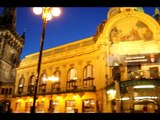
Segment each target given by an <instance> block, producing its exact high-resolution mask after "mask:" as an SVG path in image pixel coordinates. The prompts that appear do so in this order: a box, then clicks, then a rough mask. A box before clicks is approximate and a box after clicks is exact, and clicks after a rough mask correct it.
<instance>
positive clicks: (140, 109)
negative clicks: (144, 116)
mask: <svg viewBox="0 0 160 120" xmlns="http://www.w3.org/2000/svg"><path fill="white" fill-rule="evenodd" d="M133 108H134V113H155V112H157V111H158V110H159V105H158V103H157V102H156V101H155V100H152V99H142V100H139V101H137V102H135V103H134V105H133Z"/></svg>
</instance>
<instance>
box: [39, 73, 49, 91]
mask: <svg viewBox="0 0 160 120" xmlns="http://www.w3.org/2000/svg"><path fill="white" fill-rule="evenodd" d="M47 80H48V78H47V74H46V73H42V74H41V76H40V81H39V92H40V93H44V92H46V84H47Z"/></svg>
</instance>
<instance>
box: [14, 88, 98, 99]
mask: <svg viewBox="0 0 160 120" xmlns="http://www.w3.org/2000/svg"><path fill="white" fill-rule="evenodd" d="M25 88H28V87H24V89H23V91H22V92H21V94H19V93H18V92H17V93H15V94H14V95H13V97H22V96H33V94H28V91H27V89H26V90H25ZM95 90H96V87H95V86H76V88H75V89H70V90H69V89H68V87H59V88H56V89H53V88H52V89H45V91H43V92H42V91H37V94H38V95H50V94H64V93H79V92H95Z"/></svg>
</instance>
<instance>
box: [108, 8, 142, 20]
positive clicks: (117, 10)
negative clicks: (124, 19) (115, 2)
mask: <svg viewBox="0 0 160 120" xmlns="http://www.w3.org/2000/svg"><path fill="white" fill-rule="evenodd" d="M126 11H139V12H144V10H143V8H142V7H110V9H109V11H108V15H107V18H108V19H109V18H111V17H112V16H114V15H116V14H118V13H121V12H126Z"/></svg>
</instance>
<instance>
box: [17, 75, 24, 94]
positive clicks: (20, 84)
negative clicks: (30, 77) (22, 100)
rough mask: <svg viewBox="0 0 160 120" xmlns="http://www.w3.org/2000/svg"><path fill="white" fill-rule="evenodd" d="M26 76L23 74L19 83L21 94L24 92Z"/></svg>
mask: <svg viewBox="0 0 160 120" xmlns="http://www.w3.org/2000/svg"><path fill="white" fill-rule="evenodd" d="M24 81H25V78H24V77H23V76H22V77H21V78H20V80H19V84H18V93H19V94H21V93H22V92H23V87H24Z"/></svg>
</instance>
